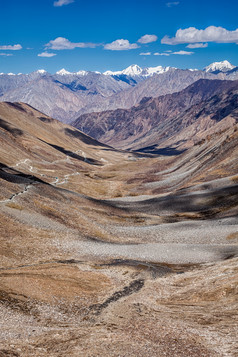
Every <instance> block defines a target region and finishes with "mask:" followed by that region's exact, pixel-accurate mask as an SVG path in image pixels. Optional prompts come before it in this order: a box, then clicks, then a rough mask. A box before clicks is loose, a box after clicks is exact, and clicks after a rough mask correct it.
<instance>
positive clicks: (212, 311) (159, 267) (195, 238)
mask: <svg viewBox="0 0 238 357" xmlns="http://www.w3.org/2000/svg"><path fill="white" fill-rule="evenodd" d="M0 118H1V122H0V123H1V127H0V141H1V145H0V158H1V165H0V262H1V263H0V325H1V329H0V356H4V357H5V356H17V357H21V356H24V357H32V356H34V357H35V356H36V357H42V356H52V357H59V356H72V357H78V356H106V357H109V356H110V357H112V356H115V357H116V356H119V355H125V356H129V357H134V356H146V355H149V356H151V357H157V356H160V355H161V356H166V357H171V356H178V357H181V356H183V357H190V356H191V355H192V356H193V357H200V356H204V357H217V356H219V357H220V356H221V357H222V356H228V357H233V356H234V355H235V353H236V349H237V308H238V306H237V288H236V287H237V286H238V281H237V279H238V274H237V255H238V244H237V242H238V241H237V238H238V236H237V232H238V220H237V216H238V215H237V213H238V212H237V209H238V206H237V202H238V199H237V197H238V186H237V173H238V161H237V157H238V127H237V124H236V125H234V126H233V125H232V126H230V127H229V128H226V129H224V131H222V132H220V133H216V134H213V135H210V137H208V138H205V139H204V140H203V141H201V142H200V143H198V144H197V145H194V146H193V147H191V148H190V149H188V150H187V151H186V152H184V153H183V154H181V155H177V156H173V155H172V156H161V155H159V156H157V157H156V156H153V157H149V155H139V154H136V153H135V154H132V153H130V152H120V151H117V150H114V149H112V148H110V147H108V146H105V145H102V144H100V143H99V142H96V141H95V140H93V139H91V138H90V137H88V136H86V135H84V134H82V133H81V132H80V131H78V130H76V129H74V128H72V127H70V126H67V125H64V124H62V123H60V122H58V121H56V120H53V119H51V118H50V117H47V116H45V115H43V114H42V113H40V112H38V111H36V110H34V109H33V108H31V107H29V106H28V105H25V104H22V103H20V104H19V103H14V104H9V103H1V104H0ZM218 277H219V278H218ZM181 307H182V308H181ZM128 340H129V342H128Z"/></svg>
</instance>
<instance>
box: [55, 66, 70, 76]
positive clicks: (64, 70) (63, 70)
mask: <svg viewBox="0 0 238 357" xmlns="http://www.w3.org/2000/svg"><path fill="white" fill-rule="evenodd" d="M56 74H59V75H60V76H66V75H67V74H72V73H71V72H68V71H66V69H64V68H62V69H61V70H60V71H58V72H56Z"/></svg>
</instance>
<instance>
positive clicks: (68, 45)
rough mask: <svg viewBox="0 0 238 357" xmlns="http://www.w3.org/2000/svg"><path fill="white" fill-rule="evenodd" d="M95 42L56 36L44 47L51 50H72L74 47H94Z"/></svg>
mask: <svg viewBox="0 0 238 357" xmlns="http://www.w3.org/2000/svg"><path fill="white" fill-rule="evenodd" d="M96 46H97V45H96V44H95V43H90V42H88V43H87V42H70V41H69V40H67V38H64V37H57V38H56V39H55V40H51V41H50V42H49V43H47V44H46V45H45V47H46V48H50V49H51V50H73V49H74V48H77V47H78V48H86V47H91V48H92V47H96Z"/></svg>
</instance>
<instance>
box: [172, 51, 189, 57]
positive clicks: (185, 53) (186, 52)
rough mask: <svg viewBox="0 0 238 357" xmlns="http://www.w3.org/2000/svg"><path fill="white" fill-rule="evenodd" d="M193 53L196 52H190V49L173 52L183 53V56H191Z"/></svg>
mask: <svg viewBox="0 0 238 357" xmlns="http://www.w3.org/2000/svg"><path fill="white" fill-rule="evenodd" d="M193 54H194V52H188V51H177V52H172V53H171V55H181V56H190V55H193Z"/></svg>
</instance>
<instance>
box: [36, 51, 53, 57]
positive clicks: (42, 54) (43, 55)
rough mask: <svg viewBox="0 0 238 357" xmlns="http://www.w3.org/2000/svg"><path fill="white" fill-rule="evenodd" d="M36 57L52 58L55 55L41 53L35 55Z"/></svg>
mask: <svg viewBox="0 0 238 357" xmlns="http://www.w3.org/2000/svg"><path fill="white" fill-rule="evenodd" d="M37 56H38V57H54V56H56V53H49V52H42V53H39V54H38V55H37Z"/></svg>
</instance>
